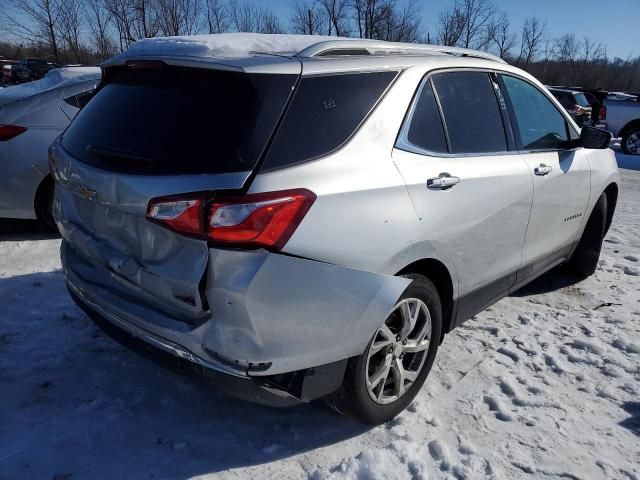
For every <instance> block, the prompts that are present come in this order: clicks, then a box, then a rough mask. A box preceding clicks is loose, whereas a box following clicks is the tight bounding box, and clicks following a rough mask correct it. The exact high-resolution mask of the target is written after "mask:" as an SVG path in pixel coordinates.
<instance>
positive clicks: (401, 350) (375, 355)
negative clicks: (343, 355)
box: [366, 298, 431, 404]
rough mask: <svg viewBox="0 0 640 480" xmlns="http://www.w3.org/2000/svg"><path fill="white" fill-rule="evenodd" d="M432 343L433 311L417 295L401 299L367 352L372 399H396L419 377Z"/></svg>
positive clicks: (386, 401) (392, 400) (388, 400)
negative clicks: (430, 311) (431, 313)
mask: <svg viewBox="0 0 640 480" xmlns="http://www.w3.org/2000/svg"><path fill="white" fill-rule="evenodd" d="M430 343H431V315H430V314H429V309H428V308H427V306H426V304H425V303H424V302H423V301H422V300H420V299H418V298H406V299H403V300H401V301H400V302H399V303H398V304H397V305H396V306H395V308H394V309H393V311H392V312H391V314H390V315H389V316H388V317H387V319H386V320H385V322H384V323H383V324H382V325H381V326H380V328H378V330H377V332H376V334H375V336H374V338H373V342H372V343H371V346H370V348H369V351H368V354H367V365H366V373H367V376H366V383H367V391H368V392H369V396H370V397H371V399H372V400H373V401H374V402H376V403H379V404H389V403H393V402H395V401H396V400H398V399H399V398H400V397H402V396H403V395H404V394H405V393H406V392H407V390H409V388H410V387H411V385H412V384H413V383H414V382H415V381H416V379H417V378H418V375H419V374H420V371H421V370H422V367H423V366H424V363H425V360H426V359H427V353H428V351H429V345H430Z"/></svg>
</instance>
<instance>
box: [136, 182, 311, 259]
mask: <svg viewBox="0 0 640 480" xmlns="http://www.w3.org/2000/svg"><path fill="white" fill-rule="evenodd" d="M315 199H316V196H315V194H314V193H313V192H310V191H309V190H305V189H295V190H283V191H279V192H269V193H256V194H250V195H243V196H240V197H232V198H220V199H214V200H213V201H206V200H205V197H203V196H202V195H198V194H196V195H186V196H180V197H161V198H155V199H153V200H151V202H149V206H148V208H147V217H148V218H149V219H150V220H152V221H154V222H157V223H159V224H160V225H163V226H165V227H168V228H170V229H171V230H174V231H176V232H180V233H185V234H188V235H196V236H199V237H202V238H206V239H207V240H209V241H210V242H211V243H212V244H216V245H226V246H232V247H243V248H267V249H271V250H281V249H282V247H284V245H285V244H286V243H287V241H288V240H289V238H291V235H292V234H293V232H294V231H295V230H296V228H297V227H298V225H299V224H300V222H301V221H302V219H303V218H304V216H305V214H306V213H307V212H308V211H309V208H311V205H312V204H313V202H314V201H315Z"/></svg>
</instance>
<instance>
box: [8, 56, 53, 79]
mask: <svg viewBox="0 0 640 480" xmlns="http://www.w3.org/2000/svg"><path fill="white" fill-rule="evenodd" d="M59 67H60V65H58V64H56V63H53V62H49V61H47V60H44V59H41V58H22V59H20V61H19V62H18V64H17V65H15V66H14V67H12V70H14V73H15V77H16V78H17V81H18V83H25V82H32V81H34V80H40V79H41V78H42V77H44V76H45V75H46V74H47V73H48V72H49V71H50V70H53V69H54V68H59Z"/></svg>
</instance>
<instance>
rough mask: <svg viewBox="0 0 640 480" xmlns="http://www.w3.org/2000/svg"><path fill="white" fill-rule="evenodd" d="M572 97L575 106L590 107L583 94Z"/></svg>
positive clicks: (575, 94)
mask: <svg viewBox="0 0 640 480" xmlns="http://www.w3.org/2000/svg"><path fill="white" fill-rule="evenodd" d="M573 97H574V99H575V101H576V104H578V105H580V106H581V107H585V108H586V107H590V106H591V105H590V104H589V100H587V97H585V95H584V94H583V93H574V94H573Z"/></svg>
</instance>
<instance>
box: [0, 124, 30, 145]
mask: <svg viewBox="0 0 640 480" xmlns="http://www.w3.org/2000/svg"><path fill="white" fill-rule="evenodd" d="M26 131H27V127H21V126H19V125H4V124H0V142H4V141H6V140H11V139H12V138H15V137H17V136H18V135H20V134H21V133H24V132H26Z"/></svg>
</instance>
